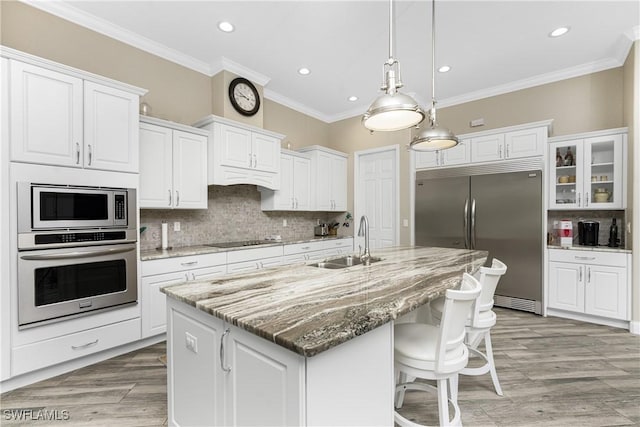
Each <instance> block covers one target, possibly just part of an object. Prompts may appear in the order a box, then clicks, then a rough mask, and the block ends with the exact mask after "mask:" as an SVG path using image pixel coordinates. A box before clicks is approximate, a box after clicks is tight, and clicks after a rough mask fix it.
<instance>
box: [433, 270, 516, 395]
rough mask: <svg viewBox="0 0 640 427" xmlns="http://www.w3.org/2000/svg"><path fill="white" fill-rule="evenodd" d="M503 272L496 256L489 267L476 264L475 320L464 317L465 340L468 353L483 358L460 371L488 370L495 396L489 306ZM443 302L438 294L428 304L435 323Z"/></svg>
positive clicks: (496, 385) (492, 315)
mask: <svg viewBox="0 0 640 427" xmlns="http://www.w3.org/2000/svg"><path fill="white" fill-rule="evenodd" d="M506 272H507V266H506V265H505V264H504V263H503V262H502V261H500V260H498V259H496V258H494V259H493V262H492V263H491V267H481V268H480V271H479V281H480V286H481V287H482V291H481V293H480V298H479V303H478V304H477V310H478V313H477V315H476V318H475V322H473V321H472V319H471V316H469V318H468V319H467V324H466V330H467V337H466V341H465V343H466V344H467V347H468V348H469V353H470V356H471V357H474V356H475V357H480V358H481V359H482V360H484V364H483V365H482V366H480V367H477V368H470V367H466V368H464V369H463V370H462V371H461V372H460V374H462V375H484V374H486V373H487V372H490V373H491V380H492V381H493V387H494V388H495V390H496V393H497V394H498V395H499V396H502V387H500V382H499V381H498V374H497V373H496V365H495V362H494V360H493V345H492V344H491V328H492V327H493V326H494V325H495V324H496V314H495V313H494V312H493V310H491V309H492V308H493V294H494V293H495V291H496V287H497V286H498V281H499V280H500V277H502V276H503V275H504V274H505V273H506ZM444 303H445V301H444V298H438V299H435V300H433V301H431V303H430V304H429V306H430V308H431V316H432V318H433V320H434V321H435V322H436V323H437V322H439V321H440V318H441V317H442V310H443V307H444ZM482 341H484V346H485V352H484V353H483V352H482V351H480V350H478V346H479V345H480V344H481V343H482ZM452 388H453V387H452ZM455 393H457V388H456V390H454V394H455Z"/></svg>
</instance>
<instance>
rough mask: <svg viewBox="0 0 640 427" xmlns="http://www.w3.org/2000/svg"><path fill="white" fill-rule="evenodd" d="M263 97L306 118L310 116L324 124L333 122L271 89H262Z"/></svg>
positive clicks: (316, 111)
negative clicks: (304, 115)
mask: <svg viewBox="0 0 640 427" xmlns="http://www.w3.org/2000/svg"><path fill="white" fill-rule="evenodd" d="M264 97H265V98H267V99H268V100H270V101H273V102H277V103H278V104H282V105H284V106H285V107H289V108H291V109H293V110H296V111H298V112H300V113H303V114H306V115H307V116H311V117H313V118H314V119H318V120H321V121H323V122H325V123H331V122H332V121H333V120H331V116H328V115H326V114H324V113H321V112H320V111H318V110H314V109H313V108H310V107H307V106H306V105H304V104H301V103H299V102H297V101H294V100H292V99H291V98H287V97H286V96H283V95H281V94H279V93H277V92H274V91H272V90H271V89H267V88H265V89H264Z"/></svg>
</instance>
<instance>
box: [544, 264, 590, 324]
mask: <svg viewBox="0 0 640 427" xmlns="http://www.w3.org/2000/svg"><path fill="white" fill-rule="evenodd" d="M583 279H584V266H583V265H581V264H569V263H560V262H550V263H549V307H550V308H558V309H561V310H568V311H575V312H579V313H583V312H584V281H583Z"/></svg>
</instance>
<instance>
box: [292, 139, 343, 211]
mask: <svg viewBox="0 0 640 427" xmlns="http://www.w3.org/2000/svg"><path fill="white" fill-rule="evenodd" d="M298 151H299V152H301V153H305V154H306V155H307V156H308V157H309V159H311V210H315V211H346V210H347V157H348V156H347V155H346V154H344V153H341V152H339V151H335V150H331V149H329V148H326V147H322V146H319V145H312V146H309V147H304V148H301V149H300V150H298Z"/></svg>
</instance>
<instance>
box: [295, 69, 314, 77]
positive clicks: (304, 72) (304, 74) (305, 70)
mask: <svg viewBox="0 0 640 427" xmlns="http://www.w3.org/2000/svg"><path fill="white" fill-rule="evenodd" d="M298 74H301V75H303V76H306V75H308V74H311V70H310V69H308V68H305V67H302V68H300V69H299V70H298Z"/></svg>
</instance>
